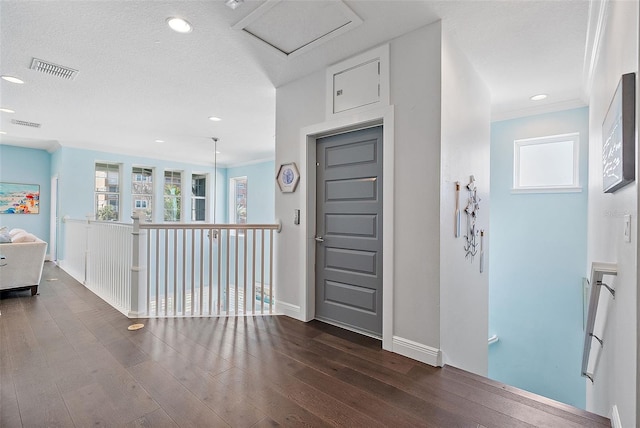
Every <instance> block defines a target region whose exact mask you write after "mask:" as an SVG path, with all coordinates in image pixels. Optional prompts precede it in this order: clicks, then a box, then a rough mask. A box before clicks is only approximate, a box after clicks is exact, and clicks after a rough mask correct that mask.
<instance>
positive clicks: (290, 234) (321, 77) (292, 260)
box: [274, 70, 325, 319]
mask: <svg viewBox="0 0 640 428" xmlns="http://www.w3.org/2000/svg"><path fill="white" fill-rule="evenodd" d="M324 90H325V74H324V70H321V71H318V72H316V73H314V74H312V75H310V76H307V77H305V78H302V79H299V80H297V81H295V82H292V83H289V84H287V85H284V86H282V87H280V88H278V89H277V90H276V170H277V169H278V167H279V165H280V164H283V163H288V162H296V164H297V165H298V167H300V165H302V163H303V162H304V160H303V159H302V156H303V155H302V154H301V153H300V129H301V128H304V127H306V126H309V125H312V124H315V123H319V122H322V121H324V117H325V116H324V115H325V104H324V102H325V92H324ZM306 180H307V177H305V176H301V177H300V182H299V183H298V189H300V188H302V187H303V186H305V185H306ZM300 195H301V192H300V191H297V192H293V193H282V192H280V191H279V190H278V189H276V196H275V212H276V219H280V220H282V232H281V233H280V234H279V235H278V239H277V240H276V248H275V251H274V254H276V259H275V274H276V278H275V283H276V284H278V286H277V287H278V295H277V299H276V302H277V303H276V304H277V309H278V310H279V311H281V312H283V313H285V314H287V315H290V316H292V317H294V318H298V319H302V318H303V314H301V313H299V312H296V311H299V310H300V305H301V304H302V302H301V299H302V296H300V293H299V290H300V281H301V280H302V279H301V278H302V277H303V263H304V260H305V258H304V248H303V247H302V246H301V244H300V242H301V237H302V227H301V226H296V225H294V224H293V215H294V209H301V210H302V209H303V207H304V206H305V201H302V200H301V197H300ZM305 215H306V213H304V212H302V213H301V218H304V217H305Z"/></svg>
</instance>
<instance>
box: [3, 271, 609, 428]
mask: <svg viewBox="0 0 640 428" xmlns="http://www.w3.org/2000/svg"><path fill="white" fill-rule="evenodd" d="M39 291H40V294H39V295H38V296H35V297H31V296H30V292H29V291H28V290H27V291H23V292H9V293H3V294H2V295H1V300H0V311H1V312H2V315H1V316H0V426H1V427H7V428H12V427H21V426H23V427H45V426H51V427H55V426H58V427H74V426H75V427H89V426H127V427H175V426H193V427H209V426H213V427H217V426H225V427H226V426H233V427H267V426H278V425H285V426H306V427H310V426H314V427H316V426H317V427H324V426H345V427H378V426H387V427H413V426H421V427H472V428H478V427H525V426H526V427H531V426H540V427H605V426H610V424H609V421H608V420H607V419H605V418H602V417H600V416H596V415H592V414H589V413H587V412H584V411H582V410H579V409H575V408H572V407H570V406H567V405H563V404H560V403H557V402H555V401H552V400H549V399H545V398H541V397H538V396H535V395H534V394H531V393H527V392H524V391H521V390H518V389H516V388H512V387H508V386H505V385H502V384H499V383H497V382H494V381H491V380H488V379H485V378H481V377H479V376H476V375H473V374H470V373H467V372H464V371H461V370H458V369H455V368H451V367H445V368H442V369H438V368H433V367H430V366H427V365H424V364H421V363H418V362H416V361H413V360H410V359H408V358H404V357H401V356H399V355H396V354H392V353H389V352H386V351H382V350H381V349H380V343H379V342H378V341H375V340H373V339H370V338H367V337H364V336H359V335H356V334H354V333H351V332H348V331H345V330H342V329H339V328H335V327H332V326H329V325H325V324H322V323H319V322H310V323H306V324H305V323H301V322H298V321H295V320H292V319H290V318H287V317H284V316H273V317H246V318H195V319H159V320H142V321H141V322H143V323H145V328H143V329H141V330H138V331H128V330H127V327H128V326H129V325H130V324H132V323H133V322H134V321H132V320H129V319H127V318H126V317H124V316H123V315H122V314H120V313H119V312H117V311H116V310H114V309H112V308H111V307H110V306H109V305H107V304H106V303H104V302H103V301H102V300H100V299H99V298H98V297H96V296H95V295H94V294H92V293H91V292H90V291H88V290H86V289H85V288H84V287H83V286H82V285H80V284H78V283H77V282H75V281H74V280H73V279H72V278H70V277H69V276H68V275H66V274H65V273H64V272H63V271H62V270H60V269H59V268H57V267H56V266H55V265H53V264H51V263H47V264H46V266H45V271H44V275H43V280H42V282H41V286H40V289H39Z"/></svg>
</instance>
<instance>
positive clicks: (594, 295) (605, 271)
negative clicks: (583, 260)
mask: <svg viewBox="0 0 640 428" xmlns="http://www.w3.org/2000/svg"><path fill="white" fill-rule="evenodd" d="M617 274H618V267H617V265H616V264H615V263H592V264H591V280H590V284H591V292H590V294H589V310H588V312H587V323H586V326H585V330H584V349H583V351H582V376H584V377H586V378H588V379H589V380H591V382H593V381H594V376H595V366H596V364H592V367H593V370H592V371H591V372H589V371H588V370H589V361H590V358H591V354H592V353H591V350H592V347H593V344H594V341H597V342H598V345H599V346H600V348H602V347H604V338H603V337H602V333H598V334H600V336H598V335H597V334H596V332H595V331H594V330H595V325H596V317H597V315H598V304H599V301H600V289H601V288H602V287H604V288H606V289H607V291H609V293H611V297H612V298H614V299H615V295H616V292H615V290H614V289H613V288H611V286H610V285H608V284H605V283H604V282H603V279H604V277H605V276H607V275H610V276H616V275H617ZM605 316H606V314H605Z"/></svg>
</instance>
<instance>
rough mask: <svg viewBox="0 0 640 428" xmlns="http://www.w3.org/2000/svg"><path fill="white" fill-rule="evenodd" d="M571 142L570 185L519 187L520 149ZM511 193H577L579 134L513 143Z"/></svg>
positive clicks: (578, 182) (536, 138)
mask: <svg viewBox="0 0 640 428" xmlns="http://www.w3.org/2000/svg"><path fill="white" fill-rule="evenodd" d="M566 141H571V142H572V143H573V179H572V183H571V184H570V185H547V186H521V185H520V149H521V148H522V147H526V146H532V145H542V144H552V143H560V142H566ZM512 186H513V187H512V188H511V193H578V192H582V186H581V185H580V133H579V132H570V133H566V134H556V135H548V136H544V137H535V138H522V139H518V140H514V142H513V182H512Z"/></svg>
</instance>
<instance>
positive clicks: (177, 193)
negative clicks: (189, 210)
mask: <svg viewBox="0 0 640 428" xmlns="http://www.w3.org/2000/svg"><path fill="white" fill-rule="evenodd" d="M181 187H182V172H180V171H165V172H164V221H180V219H181V205H182V196H181V194H182V190H181Z"/></svg>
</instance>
